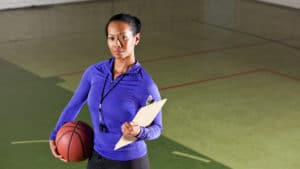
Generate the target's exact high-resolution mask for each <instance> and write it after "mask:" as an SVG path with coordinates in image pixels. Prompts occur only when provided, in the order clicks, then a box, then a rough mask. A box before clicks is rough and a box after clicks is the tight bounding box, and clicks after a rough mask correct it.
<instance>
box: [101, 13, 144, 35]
mask: <svg viewBox="0 0 300 169" xmlns="http://www.w3.org/2000/svg"><path fill="white" fill-rule="evenodd" d="M112 21H122V22H126V23H128V24H129V25H130V27H131V31H132V33H133V35H136V34H137V33H140V32H141V27H142V24H141V21H140V20H139V19H138V18H137V17H135V16H132V15H129V14H123V13H119V14H116V15H114V16H112V17H111V18H110V19H109V21H108V22H107V24H106V26H105V35H106V37H107V35H108V30H107V29H108V25H109V23H110V22H112Z"/></svg>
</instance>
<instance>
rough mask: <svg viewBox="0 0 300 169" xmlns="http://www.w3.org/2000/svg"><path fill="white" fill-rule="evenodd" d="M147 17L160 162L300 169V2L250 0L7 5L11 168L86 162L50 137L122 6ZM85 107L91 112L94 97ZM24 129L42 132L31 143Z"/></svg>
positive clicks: (159, 166)
mask: <svg viewBox="0 0 300 169" xmlns="http://www.w3.org/2000/svg"><path fill="white" fill-rule="evenodd" d="M119 12H124V13H131V14H133V15H137V16H139V17H140V19H141V20H142V23H143V27H142V41H141V43H140V45H139V46H137V49H136V57H137V59H138V60H139V61H140V62H141V63H142V65H143V66H144V67H145V68H146V70H147V71H148V72H149V73H150V74H151V76H152V77H153V79H154V80H155V82H156V83H157V85H158V87H159V88H160V91H161V95H162V97H163V98H168V102H167V104H166V106H165V107H164V108H163V124H164V130H163V134H162V136H161V137H160V138H159V139H157V140H154V141H148V142H147V143H148V150H149V158H150V161H151V168H152V169H296V168H300V162H299V160H298V159H297V157H299V155H300V153H299V150H300V134H299V131H300V125H299V124H300V123H299V122H300V99H299V96H300V83H299V81H300V31H299V30H300V18H299V10H295V9H289V8H285V7H279V6H274V5H269V4H264V3H259V2H255V1H248V0H226V1H219V0H200V1H196V0H188V1H184V2H183V1H179V0H173V1H163V2H162V1H159V0H151V1H144V0H125V1H119V0H117V1H105V0H101V1H96V2H90V3H80V4H65V5H55V6H48V7H43V8H34V9H31V8H28V9H19V10H8V11H0V75H1V77H2V78H1V80H0V84H1V89H0V92H1V97H0V102H1V109H0V118H1V119H2V122H1V128H0V132H1V133H2V134H1V139H0V143H1V144H0V149H1V150H2V151H1V152H2V153H1V155H0V168H1V169H19V168H24V169H63V168H66V169H67V168H70V169H82V168H85V166H86V162H81V163H69V164H65V163H63V162H61V161H59V160H57V159H55V158H54V157H52V155H51V153H50V150H49V146H48V143H47V139H48V137H49V134H50V132H51V130H52V129H53V127H54V125H55V123H56V120H57V118H58V116H59V114H60V113H61V111H62V109H63V108H64V106H65V105H66V104H67V103H68V101H69V99H70V97H71V96H72V93H73V91H74V90H75V88H76V87H77V85H78V82H79V80H80V77H81V74H82V71H83V70H84V69H85V68H86V67H87V66H89V65H90V64H93V63H96V62H99V61H101V60H103V59H106V58H109V57H110V53H109V51H108V49H107V47H106V41H105V36H104V26H105V23H106V21H107V20H108V19H109V17H110V16H111V15H113V14H115V13H119ZM78 119H81V120H84V121H87V122H90V115H89V112H88V109H87V107H86V106H84V107H83V109H82V111H81V113H80V115H79V116H78ZM24 141H37V142H30V143H26V142H24Z"/></svg>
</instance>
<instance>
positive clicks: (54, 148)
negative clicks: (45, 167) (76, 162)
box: [49, 140, 68, 162]
mask: <svg viewBox="0 0 300 169" xmlns="http://www.w3.org/2000/svg"><path fill="white" fill-rule="evenodd" d="M49 145H50V150H51V152H52V154H53V156H54V157H55V158H58V159H60V160H61V161H63V162H68V161H67V160H65V159H64V158H63V157H62V155H60V154H59V153H58V152H57V147H56V144H55V141H54V140H49Z"/></svg>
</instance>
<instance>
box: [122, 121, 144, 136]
mask: <svg viewBox="0 0 300 169" xmlns="http://www.w3.org/2000/svg"><path fill="white" fill-rule="evenodd" d="M121 129H122V132H123V135H124V136H133V137H136V136H138V135H139V134H140V132H141V128H140V126H139V125H138V124H137V123H135V122H125V123H123V125H122V127H121Z"/></svg>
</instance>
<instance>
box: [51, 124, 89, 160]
mask: <svg viewBox="0 0 300 169" xmlns="http://www.w3.org/2000/svg"><path fill="white" fill-rule="evenodd" d="M93 138H94V132H93V129H92V128H91V127H90V126H89V125H88V124H87V123H85V122H82V121H71V122H67V123H65V124H64V125H63V126H62V127H61V128H60V129H59V130H58V132H57V135H56V139H55V143H56V146H57V151H58V153H59V154H61V155H62V157H63V158H64V159H65V160H68V161H70V162H79V161H83V160H86V159H87V158H88V157H89V156H90V154H91V152H92V149H93Z"/></svg>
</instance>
